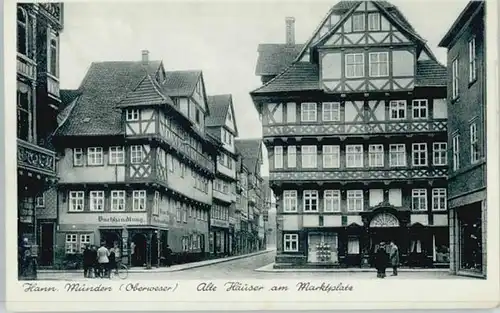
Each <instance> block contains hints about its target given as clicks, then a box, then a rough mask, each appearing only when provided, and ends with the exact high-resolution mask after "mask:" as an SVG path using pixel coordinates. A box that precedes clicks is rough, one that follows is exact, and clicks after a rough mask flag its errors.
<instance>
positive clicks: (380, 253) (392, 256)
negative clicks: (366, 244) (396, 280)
mask: <svg viewBox="0 0 500 313" xmlns="http://www.w3.org/2000/svg"><path fill="white" fill-rule="evenodd" d="M389 264H390V265H391V266H392V276H397V275H398V267H399V249H398V246H397V245H396V244H395V243H394V242H393V241H391V243H390V244H389V245H386V244H385V242H381V243H380V244H379V246H378V248H377V249H376V252H375V268H376V269H377V277H378V278H385V277H386V273H385V272H386V269H387V266H388V265H389Z"/></svg>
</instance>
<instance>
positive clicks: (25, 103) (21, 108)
mask: <svg viewBox="0 0 500 313" xmlns="http://www.w3.org/2000/svg"><path fill="white" fill-rule="evenodd" d="M18 86H19V87H18V89H17V137H18V138H20V139H23V140H26V141H30V140H31V138H32V136H33V129H32V126H33V122H32V121H31V120H32V111H33V108H32V106H31V91H30V88H28V86H27V85H24V84H21V83H19V82H18Z"/></svg>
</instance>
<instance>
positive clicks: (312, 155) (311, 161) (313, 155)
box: [300, 146, 318, 168]
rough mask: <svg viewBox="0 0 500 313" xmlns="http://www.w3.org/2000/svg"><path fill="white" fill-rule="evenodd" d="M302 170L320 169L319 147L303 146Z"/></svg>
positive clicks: (301, 151) (301, 152)
mask: <svg viewBox="0 0 500 313" xmlns="http://www.w3.org/2000/svg"><path fill="white" fill-rule="evenodd" d="M300 154H301V162H302V168H316V167H318V147H317V146H302V147H301V149H300Z"/></svg>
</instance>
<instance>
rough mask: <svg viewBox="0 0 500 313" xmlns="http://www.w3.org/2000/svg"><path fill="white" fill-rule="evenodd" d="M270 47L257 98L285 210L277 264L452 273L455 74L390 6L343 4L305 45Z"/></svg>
mask: <svg viewBox="0 0 500 313" xmlns="http://www.w3.org/2000/svg"><path fill="white" fill-rule="evenodd" d="M294 23H295V20H294V19H293V18H287V19H286V35H287V36H286V43H284V44H262V45H260V46H259V49H258V51H259V57H258V61H257V68H256V74H257V75H258V76H260V77H261V79H262V83H263V85H262V86H261V87H259V88H257V89H256V90H254V91H252V92H251V93H250V94H251V97H252V99H253V101H254V104H255V107H256V108H257V110H258V112H259V114H260V115H261V117H262V124H263V129H262V130H263V140H264V144H265V146H266V147H267V150H268V156H269V172H270V173H269V180H270V185H271V188H272V189H273V193H274V195H275V196H276V203H277V243H276V245H277V256H276V266H289V264H292V266H302V265H305V264H309V265H317V266H324V265H328V266H356V267H359V266H370V265H373V255H374V251H375V249H376V247H377V246H378V245H379V243H381V242H388V241H394V242H395V243H396V244H397V245H398V246H399V248H400V251H401V261H402V263H403V264H404V265H409V266H422V267H427V266H446V267H447V266H449V265H448V262H449V260H448V259H449V253H448V249H449V232H448V212H447V182H446V178H447V172H448V157H447V141H448V140H447V103H446V84H447V74H446V68H445V67H444V66H443V65H441V64H440V63H439V62H438V61H437V60H436V57H435V56H434V54H433V53H432V51H431V50H430V48H429V47H428V46H427V44H426V42H425V40H424V39H423V38H422V37H420V36H419V34H418V33H417V32H416V31H415V29H414V28H413V27H412V25H411V24H410V23H409V22H408V21H407V20H406V18H405V17H404V15H403V14H402V12H401V11H400V10H399V9H398V8H397V7H396V6H394V5H392V4H391V3H389V2H387V1H339V2H338V3H337V4H335V5H334V6H333V7H332V8H331V9H330V10H329V12H328V13H327V14H326V16H325V18H324V19H323V20H322V21H321V22H320V24H319V26H318V28H317V29H316V31H315V32H314V33H313V34H312V35H311V37H310V39H309V40H308V41H307V42H306V43H305V44H296V43H295V39H294Z"/></svg>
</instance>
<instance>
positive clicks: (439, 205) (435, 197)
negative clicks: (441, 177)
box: [432, 188, 446, 211]
mask: <svg viewBox="0 0 500 313" xmlns="http://www.w3.org/2000/svg"><path fill="white" fill-rule="evenodd" d="M432 210H433V211H445V210H446V188H434V189H432Z"/></svg>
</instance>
